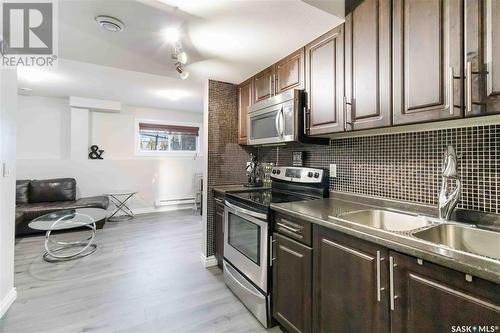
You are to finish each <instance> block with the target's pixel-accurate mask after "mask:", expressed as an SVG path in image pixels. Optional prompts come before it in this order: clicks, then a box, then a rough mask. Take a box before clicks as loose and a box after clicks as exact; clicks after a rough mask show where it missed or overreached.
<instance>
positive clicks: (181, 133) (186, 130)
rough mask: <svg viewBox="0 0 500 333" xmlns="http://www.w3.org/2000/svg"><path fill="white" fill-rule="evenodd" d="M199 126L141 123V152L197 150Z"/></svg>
mask: <svg viewBox="0 0 500 333" xmlns="http://www.w3.org/2000/svg"><path fill="white" fill-rule="evenodd" d="M198 136H199V128H198V127H193V126H182V125H165V124H153V123H139V140H140V151H141V152H197V151H198Z"/></svg>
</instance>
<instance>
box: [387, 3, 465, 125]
mask: <svg viewBox="0 0 500 333" xmlns="http://www.w3.org/2000/svg"><path fill="white" fill-rule="evenodd" d="M461 30H462V23H461V2H460V1H455V0H425V1H405V0H394V1H393V75H394V78H393V87H394V89H393V94H394V96H393V98H394V106H393V117H394V124H395V125H399V124H408V123H417V122H428V121H433V120H444V119H450V118H459V117H462V111H461V104H462V103H461V96H460V95H461V86H462V75H461V57H462V54H461V37H462V31H461Z"/></svg>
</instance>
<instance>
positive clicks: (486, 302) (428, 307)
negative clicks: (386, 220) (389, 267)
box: [390, 251, 500, 333]
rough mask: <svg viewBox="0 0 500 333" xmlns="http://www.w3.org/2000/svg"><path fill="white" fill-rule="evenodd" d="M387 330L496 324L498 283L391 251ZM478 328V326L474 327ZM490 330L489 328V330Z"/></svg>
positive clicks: (499, 306) (499, 310)
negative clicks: (391, 301) (390, 305)
mask: <svg viewBox="0 0 500 333" xmlns="http://www.w3.org/2000/svg"><path fill="white" fill-rule="evenodd" d="M390 257H392V258H393V260H394V267H393V269H394V296H395V299H394V307H393V310H392V311H391V331H392V332H394V333H400V332H435V333H438V332H439V333H440V332H451V327H452V326H462V325H464V326H481V325H485V326H488V327H490V326H493V327H494V326H496V325H499V324H500V285H498V284H494V283H491V282H488V281H484V280H481V279H476V278H472V277H471V278H470V279H469V280H470V281H467V280H466V275H465V274H464V273H460V272H457V271H454V270H450V269H447V268H445V267H441V266H438V265H435V264H432V263H428V262H421V264H418V263H417V259H416V258H413V257H409V256H406V255H403V254H400V253H396V252H392V251H391V253H390ZM477 331H479V330H477ZM491 332H492V331H491Z"/></svg>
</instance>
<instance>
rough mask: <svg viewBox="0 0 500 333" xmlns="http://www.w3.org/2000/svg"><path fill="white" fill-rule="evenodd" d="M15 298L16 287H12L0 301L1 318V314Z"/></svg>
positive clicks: (1, 315)
mask: <svg viewBox="0 0 500 333" xmlns="http://www.w3.org/2000/svg"><path fill="white" fill-rule="evenodd" d="M16 298H17V290H16V288H12V289H11V290H10V291H9V292H8V293H7V295H5V297H4V298H3V299H2V300H1V302H0V318H2V317H3V315H4V314H5V313H6V312H7V310H8V309H9V308H10V306H11V305H12V303H14V301H15V300H16Z"/></svg>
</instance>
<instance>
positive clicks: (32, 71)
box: [17, 66, 61, 83]
mask: <svg viewBox="0 0 500 333" xmlns="http://www.w3.org/2000/svg"><path fill="white" fill-rule="evenodd" d="M17 76H18V78H19V80H21V81H27V82H33V83H36V82H42V81H43V82H44V83H49V82H53V81H58V80H60V79H61V76H60V75H58V74H56V73H54V72H51V71H49V70H47V69H42V68H41V67H25V66H19V67H17Z"/></svg>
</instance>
